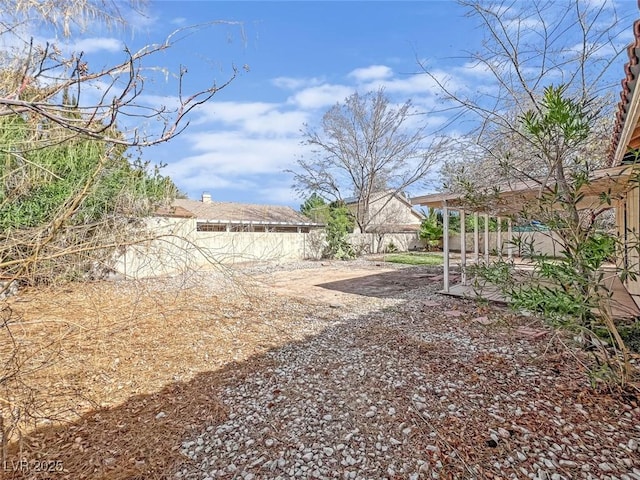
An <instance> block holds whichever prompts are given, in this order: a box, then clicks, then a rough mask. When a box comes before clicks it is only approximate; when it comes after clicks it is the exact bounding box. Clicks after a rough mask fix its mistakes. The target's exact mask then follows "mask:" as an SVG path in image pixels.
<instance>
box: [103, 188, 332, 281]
mask: <svg viewBox="0 0 640 480" xmlns="http://www.w3.org/2000/svg"><path fill="white" fill-rule="evenodd" d="M146 223H147V228H148V231H149V232H150V239H149V240H148V241H147V242H144V243H142V244H136V245H131V246H129V247H127V248H126V249H124V251H122V252H120V255H119V257H118V258H117V259H115V261H114V267H113V270H114V271H115V272H117V273H118V274H121V275H123V276H124V277H127V278H147V277H153V276H159V275H168V274H174V273H176V272H186V271H192V270H198V269H201V268H203V267H208V266H212V265H216V266H217V265H220V264H232V263H238V262H255V261H267V260H273V261H287V260H300V259H304V258H318V257H319V255H320V253H319V252H321V248H322V244H321V238H319V237H320V236H319V235H316V234H315V232H314V230H318V229H320V227H323V225H322V224H320V223H313V222H311V221H309V219H308V218H306V217H304V216H302V215H301V214H299V213H298V212H296V211H295V210H293V209H292V208H290V207H285V206H277V205H256V204H248V203H233V202H216V201H213V200H212V199H211V196H210V195H208V194H204V195H203V196H202V198H201V200H187V199H177V200H175V201H174V202H173V203H172V204H171V205H170V206H168V207H163V208H160V209H158V210H157V211H156V212H155V215H154V216H152V217H150V218H148V219H146ZM310 232H314V233H311V234H309V233H310Z"/></svg>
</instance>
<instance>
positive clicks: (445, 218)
mask: <svg viewBox="0 0 640 480" xmlns="http://www.w3.org/2000/svg"><path fill="white" fill-rule="evenodd" d="M442 250H443V251H442V258H443V261H444V275H443V282H444V291H445V292H446V293H449V208H448V207H447V201H446V200H444V201H443V202H442Z"/></svg>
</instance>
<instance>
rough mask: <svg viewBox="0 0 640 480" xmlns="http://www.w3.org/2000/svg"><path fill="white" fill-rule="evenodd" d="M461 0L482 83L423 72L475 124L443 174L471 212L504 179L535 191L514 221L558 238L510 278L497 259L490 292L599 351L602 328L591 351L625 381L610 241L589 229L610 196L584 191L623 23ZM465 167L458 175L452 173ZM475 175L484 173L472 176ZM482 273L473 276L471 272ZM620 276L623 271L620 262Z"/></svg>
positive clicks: (586, 12) (601, 6)
mask: <svg viewBox="0 0 640 480" xmlns="http://www.w3.org/2000/svg"><path fill="white" fill-rule="evenodd" d="M461 3H462V4H463V5H464V6H466V7H467V9H468V12H469V16H470V17H471V18H473V19H475V20H477V21H478V22H479V24H480V27H481V28H482V30H483V31H484V32H485V39H484V42H483V44H482V49H481V50H480V51H479V52H477V53H471V54H470V60H471V65H472V66H473V68H474V69H476V70H477V71H479V72H481V73H482V74H483V75H485V76H486V77H487V78H490V79H491V84H490V85H488V84H486V83H485V84H483V85H482V87H481V88H479V89H473V91H472V90H471V89H468V88H467V89H457V90H456V89H454V88H452V87H450V86H449V85H448V84H447V82H446V81H443V80H442V79H441V78H439V77H438V76H436V75H435V74H432V73H430V72H429V71H428V68H427V66H426V65H425V66H424V69H425V71H426V72H427V74H428V75H430V77H431V78H432V79H433V80H434V81H435V82H436V83H437V84H438V85H439V86H440V89H441V91H442V92H443V94H444V96H445V98H446V99H448V100H449V101H451V102H453V105H454V106H455V107H457V108H458V109H459V112H460V116H461V117H466V118H468V119H469V118H470V119H472V121H473V125H474V126H475V128H473V129H472V130H471V131H469V132H468V133H467V135H465V136H463V137H462V139H461V141H460V143H459V145H462V146H461V148H460V150H459V152H460V153H461V154H462V155H464V156H462V157H461V158H463V159H464V160H463V161H458V162H456V163H457V165H450V167H452V169H451V171H450V175H452V176H453V180H454V183H455V181H457V182H458V188H459V190H460V191H462V192H463V193H466V194H468V195H466V199H467V202H468V203H476V202H481V203H482V202H484V205H480V206H481V207H484V208H485V209H486V210H490V209H491V202H492V201H493V200H499V195H494V194H495V193H500V190H501V189H505V190H508V189H509V186H508V185H504V184H505V183H506V182H505V181H506V180H524V181H527V183H528V184H529V185H532V184H533V185H537V187H538V188H537V193H538V194H537V195H536V196H535V198H532V199H523V202H524V205H523V207H522V208H521V209H520V211H519V212H517V214H516V216H518V217H520V218H521V219H523V220H527V221H531V220H539V221H541V222H542V223H543V224H545V225H546V226H548V227H549V229H550V231H555V232H556V233H557V236H553V235H551V233H549V234H548V236H549V238H550V239H551V241H552V242H553V243H554V248H557V251H562V252H563V253H562V255H560V256H559V257H558V258H553V259H550V258H549V257H547V256H546V255H541V254H540V252H539V248H538V247H536V246H535V245H534V244H533V243H531V244H530V245H525V249H524V250H525V251H526V252H525V253H524V254H523V256H525V257H527V260H528V261H529V262H530V263H531V265H532V269H530V270H529V271H528V272H527V273H526V274H522V276H520V277H518V275H519V274H520V273H516V271H515V268H514V265H513V264H512V263H509V262H504V261H502V260H498V264H497V268H498V269H500V268H502V269H503V270H502V272H504V271H505V268H506V269H510V270H506V271H510V272H511V275H506V276H505V275H503V276H502V277H501V278H502V280H500V281H499V282H498V283H499V287H501V288H503V292H504V293H506V294H507V295H508V296H509V298H511V301H512V302H513V303H514V304H515V305H516V307H518V308H525V309H530V310H535V311H538V312H540V313H543V314H544V315H546V316H548V317H552V318H554V317H555V318H561V319H562V321H563V322H565V324H566V325H568V326H570V327H571V328H574V329H576V330H578V331H580V332H581V333H582V334H583V335H584V338H585V339H586V340H588V341H589V342H590V343H593V344H595V345H600V346H602V340H601V339H600V337H599V336H598V335H597V334H595V333H594V332H596V331H598V330H599V329H602V327H604V328H606V331H607V333H608V339H607V341H610V342H611V345H612V348H608V347H602V348H600V349H598V353H597V355H598V356H599V358H598V361H599V362H600V361H602V362H603V367H602V368H603V370H607V372H608V374H609V375H610V376H609V377H608V378H610V379H615V381H617V382H619V383H620V384H623V385H625V384H627V383H628V382H629V380H630V379H631V376H632V368H631V364H630V363H629V358H630V357H629V354H628V349H627V348H626V346H625V344H624V341H623V339H622V337H621V335H620V334H619V332H618V330H617V327H616V325H615V323H614V322H613V319H612V309H611V305H612V291H611V289H610V287H608V286H607V284H606V282H605V280H604V278H605V273H604V268H603V264H604V262H605V261H607V260H609V259H610V258H611V256H612V255H613V254H614V253H615V245H616V239H615V238H613V237H611V236H609V235H607V234H606V233H603V232H598V231H596V228H595V226H596V219H597V218H598V217H599V216H600V215H601V214H602V213H603V212H605V211H607V210H608V209H610V208H611V207H612V206H613V200H614V198H611V195H608V194H607V192H600V193H601V195H599V196H598V195H591V196H588V195H586V194H585V192H586V191H588V190H589V188H590V186H591V182H592V179H593V178H594V175H595V170H596V169H598V168H600V167H602V166H604V165H605V164H606V151H607V148H608V146H609V145H608V143H609V142H607V140H606V138H607V136H608V135H607V131H606V130H607V125H608V124H609V121H610V120H608V119H611V118H612V117H613V115H612V110H613V107H614V101H613V100H614V97H613V94H612V93H613V91H614V90H613V89H614V88H616V89H617V88H619V87H616V85H617V84H618V79H619V78H620V75H621V71H622V69H621V68H620V67H621V65H619V66H618V69H616V70H614V71H612V69H611V68H610V67H612V66H614V65H616V64H617V60H618V58H619V55H620V54H621V53H622V52H623V51H624V50H625V45H624V44H623V43H622V41H621V38H622V37H621V36H622V34H623V32H625V31H627V29H629V28H630V25H631V21H628V22H626V21H623V20H622V19H621V18H619V16H618V14H617V11H616V7H615V3H614V2H609V1H603V2H590V1H589V2H587V1H583V0H531V1H530V2H518V1H511V0H508V1H505V0H498V1H484V0H462V2H461ZM620 63H621V62H620ZM475 160H479V162H478V164H477V165H473V163H474V161H475ZM467 164H470V168H468V169H467V172H460V169H458V170H457V171H456V168H455V167H465V168H466V167H467ZM483 170H484V171H490V170H494V171H493V172H490V173H489V174H488V175H487V174H485V175H476V174H477V172H481V171H483ZM469 172H471V175H472V176H469V174H468V173H469ZM460 173H462V175H460ZM465 173H466V175H465ZM474 175H476V178H474V177H473V176H474ZM483 180H484V182H483ZM501 180H502V181H501ZM491 183H493V185H491ZM496 184H498V185H496ZM500 184H502V185H500ZM479 187H484V191H482V190H481V188H479ZM594 190H595V192H596V193H597V192H598V191H599V190H598V189H594ZM479 193H480V194H479ZM592 193H593V192H592ZM483 194H484V195H483ZM483 197H484V198H483ZM473 206H474V207H477V206H478V205H473ZM625 237H626V232H625ZM515 242H517V240H515ZM521 245H522V244H521ZM598 248H600V250H598ZM601 252H605V253H604V254H601ZM492 268H495V267H493V266H491V265H490V266H487V267H486V270H487V271H488V272H489V273H490V274H489V275H487V276H485V278H490V275H494V277H493V278H494V281H495V278H497V276H496V271H500V270H492ZM632 268H634V269H637V265H635V266H634V267H632ZM482 269H483V267H479V268H478V269H476V273H477V272H480V273H479V274H478V275H480V276H482V274H483V273H482V272H483V270H482ZM618 273H619V274H620V275H621V276H622V277H623V276H624V275H630V274H633V272H631V270H630V269H629V268H628V266H626V265H624V266H621V267H620V270H619V272H618Z"/></svg>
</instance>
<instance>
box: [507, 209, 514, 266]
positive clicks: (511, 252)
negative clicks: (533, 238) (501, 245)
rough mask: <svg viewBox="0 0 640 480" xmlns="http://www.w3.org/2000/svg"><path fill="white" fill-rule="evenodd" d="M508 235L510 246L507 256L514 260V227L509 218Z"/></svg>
mask: <svg viewBox="0 0 640 480" xmlns="http://www.w3.org/2000/svg"><path fill="white" fill-rule="evenodd" d="M507 237H508V240H507V241H508V242H509V243H508V244H507V245H508V246H507V258H508V259H509V260H513V227H512V225H511V219H510V218H509V219H508V220H507Z"/></svg>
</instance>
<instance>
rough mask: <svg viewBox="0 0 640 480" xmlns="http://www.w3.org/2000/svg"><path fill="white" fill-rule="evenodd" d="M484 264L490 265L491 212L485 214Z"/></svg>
mask: <svg viewBox="0 0 640 480" xmlns="http://www.w3.org/2000/svg"><path fill="white" fill-rule="evenodd" d="M484 264H485V265H489V214H488V213H485V214H484Z"/></svg>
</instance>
